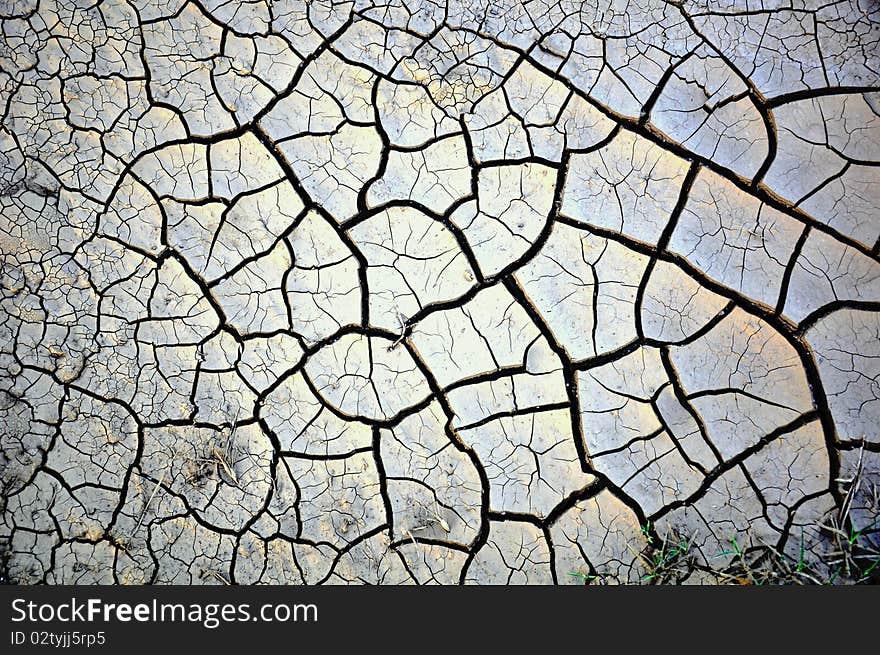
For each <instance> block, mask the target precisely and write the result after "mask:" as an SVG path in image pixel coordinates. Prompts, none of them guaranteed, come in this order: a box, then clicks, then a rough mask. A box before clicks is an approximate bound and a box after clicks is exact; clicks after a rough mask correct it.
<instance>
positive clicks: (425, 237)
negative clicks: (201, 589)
mask: <svg viewBox="0 0 880 655" xmlns="http://www.w3.org/2000/svg"><path fill="white" fill-rule="evenodd" d="M0 19H2V20H0V25H2V31H0V111H2V115H0V257H2V259H0V267H2V269H0V272H2V277H0V283H2V284H0V479H2V482H0V484H2V502H0V578H2V580H3V581H6V582H16V583H24V584H37V583H49V584H58V583H75V584H87V583H97V584H114V583H116V584H128V583H163V584H164V583H183V584H209V583H210V584H222V583H241V584H251V583H286V584H320V583H327V584H347V583H374V584H410V583H416V584H425V583H442V584H459V583H465V584H519V583H527V584H552V583H559V584H583V583H584V582H588V583H594V584H595V583H607V584H610V583H645V582H664V583H665V582H688V583H705V584H708V583H717V582H744V583H759V582H786V583H795V582H807V583H809V582H838V581H839V582H856V581H860V580H862V581H864V580H867V579H870V578H871V577H872V576H874V575H876V573H877V572H878V570H880V567H878V561H880V559H878V558H880V529H878V528H880V525H878V495H880V494H878V486H880V430H878V425H880V168H878V166H880V5H878V3H877V2H876V1H874V0H831V1H830V2H829V1H824V0H823V1H822V2H818V1H814V0H763V1H762V0H754V1H753V0H681V1H674V0H631V1H628V2H623V1H617V0H614V1H608V0H598V1H596V0H590V1H587V2H572V1H569V0H562V1H552V0H546V1H539V0H531V1H522V2H518V1H515V0H504V1H493V2H488V1H486V0H480V1H472V0H447V1H444V0H387V1H385V2H372V1H368V0H356V1H348V2H345V1H341V0H333V1H330V0H314V1H310V2H305V1H304V0H0Z"/></svg>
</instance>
